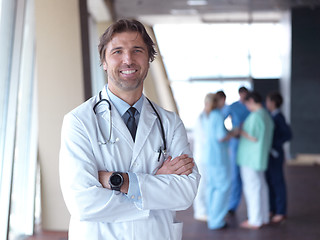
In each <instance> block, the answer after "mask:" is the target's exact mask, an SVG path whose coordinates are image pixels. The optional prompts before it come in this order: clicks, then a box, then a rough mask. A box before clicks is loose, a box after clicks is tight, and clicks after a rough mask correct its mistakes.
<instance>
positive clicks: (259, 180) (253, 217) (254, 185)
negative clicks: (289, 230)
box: [240, 167, 269, 227]
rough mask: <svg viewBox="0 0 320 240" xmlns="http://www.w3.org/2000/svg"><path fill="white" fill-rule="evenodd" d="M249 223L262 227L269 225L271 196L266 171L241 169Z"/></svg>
mask: <svg viewBox="0 0 320 240" xmlns="http://www.w3.org/2000/svg"><path fill="white" fill-rule="evenodd" d="M240 172H241V178H242V183H243V193H244V196H245V200H246V205H247V212H248V223H249V224H250V225H253V226H257V227H260V226H262V225H263V224H267V223H269V196H268V186H267V183H266V179H265V172H264V171H256V170H254V169H251V168H248V167H240Z"/></svg>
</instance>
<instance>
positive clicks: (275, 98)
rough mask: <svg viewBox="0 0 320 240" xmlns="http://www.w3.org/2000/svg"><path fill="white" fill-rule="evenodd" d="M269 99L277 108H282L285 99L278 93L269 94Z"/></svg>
mask: <svg viewBox="0 0 320 240" xmlns="http://www.w3.org/2000/svg"><path fill="white" fill-rule="evenodd" d="M267 98H269V99H270V100H271V101H272V102H274V103H275V105H276V108H280V107H281V105H282V103H283V98H282V96H281V94H280V93H279V92H278V91H274V92H270V93H268V95H267Z"/></svg>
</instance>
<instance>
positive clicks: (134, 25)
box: [98, 19, 157, 64]
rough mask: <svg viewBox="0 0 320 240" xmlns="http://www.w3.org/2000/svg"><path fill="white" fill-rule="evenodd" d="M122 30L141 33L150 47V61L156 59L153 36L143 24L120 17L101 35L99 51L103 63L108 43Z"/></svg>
mask: <svg viewBox="0 0 320 240" xmlns="http://www.w3.org/2000/svg"><path fill="white" fill-rule="evenodd" d="M122 32H137V33H140V34H141V37H142V39H143V41H144V43H145V44H146V45H147V48H148V56H149V61H150V62H152V61H153V60H154V58H155V55H156V54H157V52H156V50H155V48H154V42H153V41H152V39H151V37H150V36H149V35H148V33H147V31H146V29H145V27H144V26H143V24H142V23H141V22H139V21H137V20H130V19H120V20H118V21H117V22H115V23H113V24H112V25H110V26H109V27H108V28H107V30H106V31H105V32H104V33H103V34H102V35H101V37H100V43H99V46H98V51H99V54H100V62H101V64H102V63H103V62H104V61H105V58H106V48H107V44H108V43H109V42H110V41H111V39H112V37H113V35H114V34H115V33H122Z"/></svg>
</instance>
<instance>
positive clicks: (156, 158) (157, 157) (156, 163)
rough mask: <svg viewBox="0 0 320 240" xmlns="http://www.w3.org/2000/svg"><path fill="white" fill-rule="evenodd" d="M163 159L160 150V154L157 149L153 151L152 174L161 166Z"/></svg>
mask: <svg viewBox="0 0 320 240" xmlns="http://www.w3.org/2000/svg"><path fill="white" fill-rule="evenodd" d="M164 161H165V159H164V154H163V153H162V152H161V154H160V153H159V151H156V150H155V151H154V154H153V156H152V166H151V168H152V171H151V172H152V174H153V175H155V174H156V172H157V171H158V170H159V168H161V167H162V164H163V162H164Z"/></svg>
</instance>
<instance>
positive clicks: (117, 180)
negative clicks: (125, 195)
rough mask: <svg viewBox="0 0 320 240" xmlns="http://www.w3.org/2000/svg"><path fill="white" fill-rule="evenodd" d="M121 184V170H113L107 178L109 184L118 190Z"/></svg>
mask: <svg viewBox="0 0 320 240" xmlns="http://www.w3.org/2000/svg"><path fill="white" fill-rule="evenodd" d="M122 184H123V176H122V173H121V172H114V173H112V174H111V176H110V178H109V185H110V187H111V189H112V190H116V191H120V188H121V186H122Z"/></svg>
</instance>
